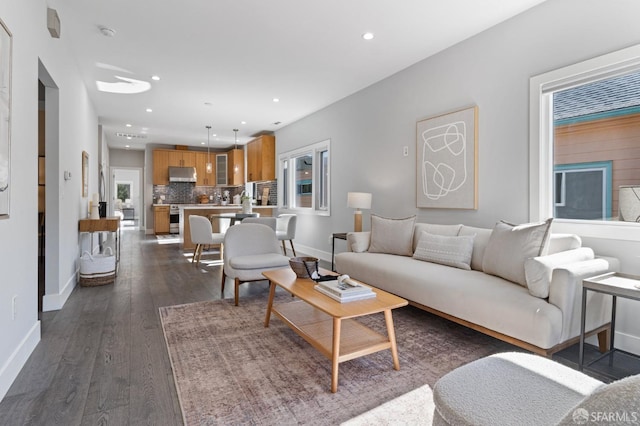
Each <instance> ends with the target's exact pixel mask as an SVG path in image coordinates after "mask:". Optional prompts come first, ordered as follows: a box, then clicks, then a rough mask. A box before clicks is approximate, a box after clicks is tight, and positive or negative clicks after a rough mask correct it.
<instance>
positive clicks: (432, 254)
mask: <svg viewBox="0 0 640 426" xmlns="http://www.w3.org/2000/svg"><path fill="white" fill-rule="evenodd" d="M473 238H474V237H473V236H471V235H470V236H465V237H449V236H445V235H434V234H430V233H428V232H425V231H422V235H421V236H420V240H418V246H417V247H416V251H415V253H413V257H414V259H418V260H424V261H427V262H433V263H439V264H441V265H447V266H453V267H455V268H460V269H467V270H469V269H471V267H470V266H469V265H470V264H471V254H472V253H473Z"/></svg>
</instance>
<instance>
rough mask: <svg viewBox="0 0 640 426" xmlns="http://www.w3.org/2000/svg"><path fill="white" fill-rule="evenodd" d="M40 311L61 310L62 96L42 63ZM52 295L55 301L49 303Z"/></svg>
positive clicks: (40, 72)
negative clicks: (60, 159)
mask: <svg viewBox="0 0 640 426" xmlns="http://www.w3.org/2000/svg"><path fill="white" fill-rule="evenodd" d="M37 84H38V157H37V158H34V159H33V161H37V164H38V167H37V171H36V173H38V181H37V182H38V184H37V191H38V219H37V223H35V224H34V226H37V228H38V234H37V235H38V253H34V255H35V256H37V259H38V263H37V264H38V312H44V311H50V310H54V309H58V307H57V297H56V295H57V294H58V293H59V291H60V282H59V281H60V278H59V273H58V272H59V269H60V255H59V250H58V248H59V247H58V246H59V244H60V232H59V229H60V213H59V212H60V208H59V207H60V198H61V197H60V189H59V185H58V184H57V182H58V181H57V177H58V176H59V170H60V162H59V158H60V153H59V152H60V151H59V143H60V141H59V134H60V130H59V129H60V100H59V99H60V95H59V89H58V86H57V85H56V83H55V81H54V80H53V78H52V77H51V75H50V74H49V72H48V71H47V69H46V68H45V66H44V64H43V63H42V62H41V61H40V60H38V82H37ZM47 295H52V301H48V300H47Z"/></svg>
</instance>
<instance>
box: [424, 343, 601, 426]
mask: <svg viewBox="0 0 640 426" xmlns="http://www.w3.org/2000/svg"><path fill="white" fill-rule="evenodd" d="M602 386H604V384H603V383H602V382H600V381H598V380H596V379H593V378H591V377H589V376H587V375H585V374H583V373H581V372H578V371H576V370H572V369H571V368H569V367H566V366H564V365H562V364H558V363H557V362H554V361H551V360H549V359H546V358H543V357H541V356H538V355H530V354H525V353H517V352H507V353H501V354H495V355H491V356H489V357H486V358H482V359H479V360H477V361H474V362H471V363H469V364H467V365H464V366H462V367H459V368H457V369H455V370H453V371H451V372H450V373H448V374H446V375H445V376H443V377H442V378H440V380H438V382H437V383H436V385H435V387H434V389H433V400H434V403H435V412H434V416H433V424H434V425H456V426H457V425H492V426H494V425H554V424H558V423H559V422H560V421H561V420H562V419H563V418H564V417H565V416H566V415H567V414H569V411H570V410H571V411H573V409H574V407H576V406H578V404H579V403H580V402H581V401H582V400H583V399H584V398H585V397H586V396H587V395H590V394H591V393H593V392H594V391H595V390H596V389H598V388H600V387H602Z"/></svg>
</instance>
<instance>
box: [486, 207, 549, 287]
mask: <svg viewBox="0 0 640 426" xmlns="http://www.w3.org/2000/svg"><path fill="white" fill-rule="evenodd" d="M551 221H552V219H548V220H546V221H545V222H542V223H526V224H523V225H512V224H510V223H506V222H498V223H497V224H496V226H495V227H494V228H493V232H492V233H491V238H489V243H488V244H487V248H486V249H485V251H484V258H483V259H482V270H483V271H484V272H485V273H487V274H491V275H496V276H498V277H501V278H504V279H505V280H509V281H512V282H514V283H518V284H520V285H521V286H524V287H526V285H527V280H526V278H525V275H524V261H525V260H526V259H528V258H530V257H536V256H541V255H543V254H546V252H547V247H548V243H549V229H550V228H551Z"/></svg>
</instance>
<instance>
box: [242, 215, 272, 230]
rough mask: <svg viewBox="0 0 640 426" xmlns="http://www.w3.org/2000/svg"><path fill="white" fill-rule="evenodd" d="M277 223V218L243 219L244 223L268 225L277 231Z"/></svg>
mask: <svg viewBox="0 0 640 426" xmlns="http://www.w3.org/2000/svg"><path fill="white" fill-rule="evenodd" d="M276 221H277V219H276V218H275V217H247V218H245V219H242V223H261V224H263V225H267V226H268V227H269V228H271V229H273V230H274V231H275V230H276Z"/></svg>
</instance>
